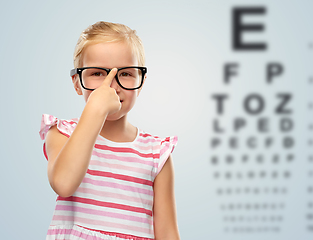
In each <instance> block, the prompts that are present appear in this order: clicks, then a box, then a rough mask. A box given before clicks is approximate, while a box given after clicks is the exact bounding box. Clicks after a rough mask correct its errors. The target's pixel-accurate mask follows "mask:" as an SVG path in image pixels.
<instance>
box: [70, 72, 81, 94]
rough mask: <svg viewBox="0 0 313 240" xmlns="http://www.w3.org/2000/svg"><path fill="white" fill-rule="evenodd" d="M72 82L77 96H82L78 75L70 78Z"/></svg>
mask: <svg viewBox="0 0 313 240" xmlns="http://www.w3.org/2000/svg"><path fill="white" fill-rule="evenodd" d="M72 82H73V84H74V88H75V91H76V92H77V94H78V95H83V92H82V89H81V87H80V83H79V79H78V75H77V74H75V75H73V76H72Z"/></svg>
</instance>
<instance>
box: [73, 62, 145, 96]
mask: <svg viewBox="0 0 313 240" xmlns="http://www.w3.org/2000/svg"><path fill="white" fill-rule="evenodd" d="M90 68H96V69H100V70H104V71H106V72H107V74H108V75H109V73H110V71H111V70H112V69H113V68H101V67H83V68H74V69H72V70H71V71H70V76H71V77H73V76H74V75H75V74H78V76H79V80H80V83H81V85H82V87H83V88H84V89H86V90H91V91H93V90H95V89H96V88H95V89H91V88H86V87H85V86H84V84H83V80H82V72H83V70H85V69H90ZM126 68H138V69H140V70H141V73H142V77H141V82H140V85H139V87H136V88H126V87H123V86H122V84H121V83H120V81H119V80H118V77H117V73H118V72H119V71H120V70H123V69H126ZM117 73H116V75H115V76H114V77H115V79H116V82H117V84H118V85H119V86H120V87H121V88H123V89H126V90H136V89H139V88H141V86H142V84H143V79H144V77H145V74H146V73H147V67H139V66H130V67H122V68H118V69H117Z"/></svg>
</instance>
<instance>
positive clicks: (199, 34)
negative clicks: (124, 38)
mask: <svg viewBox="0 0 313 240" xmlns="http://www.w3.org/2000/svg"><path fill="white" fill-rule="evenodd" d="M312 9H313V2H312V1H310V0H288V1H286V0H284V1H283V0H276V1H272V0H261V1H258V2H256V1H253V0H246V1H243V0H241V1H239V0H220V1H207V0H206V1H204V0H194V1H190V0H182V1H163V0H160V1H143V0H138V1H126V0H117V1H102V0H93V1H88V2H87V1H82V0H76V1H74V0H69V1H63V2H55V1H54V2H49V1H38V0H33V1H18V4H17V3H16V1H14V2H9V1H7V2H5V3H3V5H2V8H1V9H0V13H1V14H0V19H1V21H0V25H1V29H2V33H3V37H2V38H1V39H0V42H1V44H0V52H1V56H0V61H1V63H0V68H1V69H2V75H1V77H2V80H1V81H2V83H3V84H2V86H3V91H2V94H1V98H2V99H1V101H0V104H1V113H2V114H3V115H2V116H3V117H2V118H1V119H2V120H1V121H2V124H0V127H1V130H0V131H1V133H2V138H1V140H2V141H1V143H2V144H1V154H2V155H1V160H2V167H3V169H4V170H3V171H2V173H1V174H0V181H1V184H0V193H1V198H0V211H1V217H0V223H1V224H0V232H1V234H2V235H1V239H2V238H3V239H12V240H14V239H25V240H28V239H44V238H45V237H46V233H47V229H48V226H49V224H50V222H51V218H52V216H53V211H54V207H55V193H54V192H53V190H52V189H51V187H50V185H49V182H48V178H47V161H46V159H45V158H44V155H43V152H42V144H43V142H42V141H41V140H40V138H39V135H38V131H39V126H40V118H41V115H42V114H43V113H47V114H52V115H55V116H56V117H59V118H61V119H71V118H76V117H80V114H81V113H82V110H83V108H84V106H85V102H84V100H83V98H82V96H79V95H77V93H76V92H75V89H74V88H73V84H72V80H71V78H70V76H69V71H70V70H71V69H72V68H73V51H74V47H75V44H76V42H77V39H78V37H79V35H80V33H81V31H82V30H83V29H85V28H86V27H88V26H89V25H91V24H93V23H95V22H97V21H101V20H102V21H108V22H117V23H122V24H125V25H127V26H129V27H130V28H132V29H135V30H136V31H137V34H138V36H139V37H140V38H141V40H142V42H143V45H144V48H145V56H146V64H145V66H147V69H148V70H147V79H146V81H145V83H144V85H143V89H142V91H141V92H140V94H139V97H138V98H137V100H136V104H135V107H134V108H133V109H132V110H131V111H130V113H129V115H128V119H129V121H130V123H131V124H133V125H134V126H137V127H139V128H140V129H142V130H145V131H146V132H148V133H151V134H155V135H158V136H160V137H167V136H174V135H177V136H178V144H177V146H176V147H175V149H174V151H173V153H172V157H173V164H174V170H175V175H174V176H175V201H176V210H177V222H178V228H179V233H180V237H181V239H182V240H194V239H201V240H202V239H204V240H206V239H219V240H230V239H231V240H243V239H249V240H264V239H268V240H294V239H299V240H300V239H301V240H310V239H313V14H312ZM12 73H13V74H12ZM6 83H9V85H10V86H9V85H8V86H9V88H8V87H7V88H5V86H6V85H5V84H6ZM4 89H5V90H4ZM12 143H14V144H12ZM17 146H18V147H17ZM29 216H32V217H31V220H30V217H29ZM17 229H18V231H17Z"/></svg>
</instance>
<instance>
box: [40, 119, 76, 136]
mask: <svg viewBox="0 0 313 240" xmlns="http://www.w3.org/2000/svg"><path fill="white" fill-rule="evenodd" d="M77 123H78V118H72V119H60V118H57V117H55V116H53V115H50V114H42V117H41V124H40V131H39V135H40V138H41V139H42V140H44V139H45V138H46V135H47V132H48V131H49V129H50V128H51V127H52V126H54V125H56V126H57V128H58V130H59V131H60V132H61V133H62V134H64V135H66V136H67V137H69V136H70V135H71V134H72V132H73V131H74V129H75V127H76V125H77Z"/></svg>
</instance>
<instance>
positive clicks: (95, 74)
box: [91, 72, 103, 77]
mask: <svg viewBox="0 0 313 240" xmlns="http://www.w3.org/2000/svg"><path fill="white" fill-rule="evenodd" d="M91 75H92V76H96V77H100V76H103V74H102V72H94V73H93V74H91Z"/></svg>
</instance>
